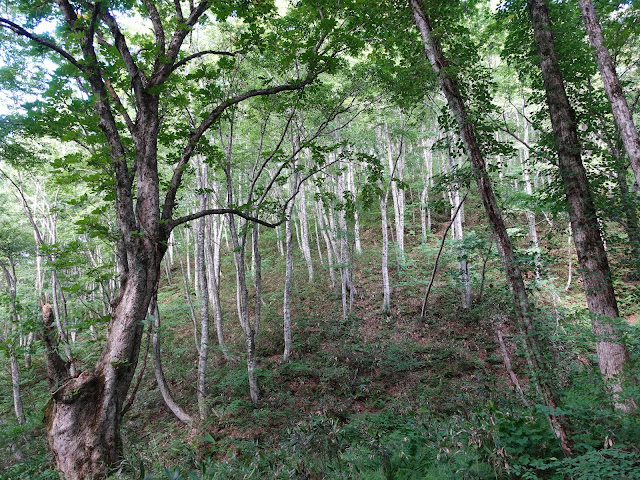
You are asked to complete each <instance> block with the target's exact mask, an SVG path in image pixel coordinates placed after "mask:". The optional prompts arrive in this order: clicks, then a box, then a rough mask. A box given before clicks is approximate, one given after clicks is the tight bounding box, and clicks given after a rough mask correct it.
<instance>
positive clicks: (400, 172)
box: [384, 124, 405, 265]
mask: <svg viewBox="0 0 640 480" xmlns="http://www.w3.org/2000/svg"><path fill="white" fill-rule="evenodd" d="M384 132H385V137H386V141H387V142H386V143H387V160H388V161H389V171H390V172H392V173H391V175H392V178H391V179H390V181H391V198H392V199H393V214H394V215H393V218H394V224H395V231H396V248H397V250H398V259H399V261H400V264H401V265H403V264H404V204H405V201H404V190H403V189H401V188H399V187H398V181H396V180H395V179H397V180H399V181H402V180H404V163H405V158H404V157H405V153H404V142H401V144H400V145H399V147H398V148H399V149H400V150H401V151H398V152H395V151H394V148H393V142H392V140H391V135H390V134H389V128H388V126H387V125H386V124H385V128H384Z"/></svg>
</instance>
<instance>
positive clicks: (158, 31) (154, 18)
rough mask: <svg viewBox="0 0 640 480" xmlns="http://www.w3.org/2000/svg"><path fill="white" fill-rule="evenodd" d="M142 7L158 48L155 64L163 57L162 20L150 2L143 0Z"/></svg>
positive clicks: (149, 0) (164, 46)
mask: <svg viewBox="0 0 640 480" xmlns="http://www.w3.org/2000/svg"><path fill="white" fill-rule="evenodd" d="M144 6H145V7H146V9H147V12H149V17H150V18H151V23H152V25H153V32H154V33H155V35H156V47H158V48H159V53H158V54H157V55H156V63H157V62H158V61H159V60H160V58H161V57H162V56H163V55H164V52H165V48H166V45H165V39H164V27H163V26H162V19H161V18H160V14H159V13H158V9H157V8H156V6H155V5H154V4H153V2H151V0H144Z"/></svg>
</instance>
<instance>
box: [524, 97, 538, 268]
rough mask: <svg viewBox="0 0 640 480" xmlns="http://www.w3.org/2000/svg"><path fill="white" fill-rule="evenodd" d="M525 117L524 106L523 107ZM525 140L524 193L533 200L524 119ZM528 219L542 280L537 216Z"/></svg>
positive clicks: (535, 258)
mask: <svg viewBox="0 0 640 480" xmlns="http://www.w3.org/2000/svg"><path fill="white" fill-rule="evenodd" d="M522 110H523V112H522V113H523V115H524V105H523V107H522ZM522 123H523V129H524V134H523V140H524V143H525V145H524V147H523V148H522V180H523V182H524V192H525V193H526V194H527V195H528V196H529V198H531V196H532V195H533V186H532V184H531V172H530V169H531V165H530V163H531V162H530V158H529V147H528V146H527V145H528V144H529V124H528V123H527V121H526V120H524V119H523V122H522ZM524 214H525V216H526V217H527V224H528V225H529V241H530V242H531V248H533V250H534V262H535V266H536V279H537V280H539V279H540V273H541V270H542V263H541V262H540V243H539V242H538V229H537V226H536V214H535V213H534V212H532V211H531V210H526V211H525V212H524Z"/></svg>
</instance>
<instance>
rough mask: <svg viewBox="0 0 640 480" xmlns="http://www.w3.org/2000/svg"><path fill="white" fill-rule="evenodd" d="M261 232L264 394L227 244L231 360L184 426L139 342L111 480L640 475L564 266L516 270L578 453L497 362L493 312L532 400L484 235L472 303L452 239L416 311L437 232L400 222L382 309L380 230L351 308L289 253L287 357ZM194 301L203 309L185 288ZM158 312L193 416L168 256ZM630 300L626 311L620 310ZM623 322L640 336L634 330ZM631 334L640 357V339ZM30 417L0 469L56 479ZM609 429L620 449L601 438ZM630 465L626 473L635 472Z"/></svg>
mask: <svg viewBox="0 0 640 480" xmlns="http://www.w3.org/2000/svg"><path fill="white" fill-rule="evenodd" d="M440 234H442V232H440ZM269 235H273V234H272V233H267V234H265V237H266V241H265V242H264V244H265V247H264V251H263V253H262V256H263V265H262V272H263V285H262V291H263V294H262V300H263V304H262V323H261V326H260V333H259V337H258V357H259V364H258V366H259V381H260V386H261V389H262V400H261V402H260V403H259V404H258V405H254V404H252V403H251V401H250V399H249V391H248V380H247V373H246V363H245V361H244V340H243V334H242V330H241V328H240V326H239V322H238V319H237V316H236V313H235V301H236V300H235V276H234V273H233V265H232V263H231V256H230V255H225V256H224V257H223V259H222V280H221V299H222V304H223V312H224V327H225V336H226V339H227V343H228V346H229V348H230V351H231V354H232V355H233V357H235V358H236V359H237V360H236V361H225V359H224V357H223V355H222V353H221V352H220V351H219V349H217V348H214V354H213V355H212V356H211V357H210V362H209V370H208V375H207V389H208V390H207V392H206V394H207V404H208V407H209V416H208V418H206V419H205V420H204V421H202V422H199V423H198V424H197V425H194V426H186V425H184V424H182V423H181V422H180V421H179V420H178V419H177V418H176V417H175V416H174V415H173V414H172V413H171V411H170V410H169V409H168V408H167V407H166V405H165V404H164V402H163V400H162V396H161V394H160V392H159V390H158V388H157V385H156V381H155V378H154V374H153V367H152V361H151V356H150V353H148V354H145V349H146V341H145V342H143V346H142V350H141V359H140V362H139V365H138V372H137V374H136V375H139V374H140V372H141V370H142V367H143V365H145V361H144V359H145V358H146V369H145V370H144V372H143V373H142V375H143V377H142V383H141V386H140V388H139V390H138V392H137V394H136V400H135V402H134V404H133V406H132V408H131V409H130V411H129V412H128V413H127V415H126V416H125V419H124V424H123V427H122V434H123V441H124V452H125V460H124V462H123V463H122V466H121V469H120V470H119V471H118V472H116V473H115V474H114V479H140V480H150V479H171V480H180V479H187V478H189V479H196V480H199V479H202V480H209V479H214V478H215V479H235V478H238V479H240V478H242V479H249V478H251V479H272V478H273V479H276V478H278V479H280V478H283V479H284V478H299V479H351V478H355V479H400V478H406V479H409V478H411V479H426V478H433V479H439V478H477V479H484V478H525V477H526V478H571V474H570V473H571V472H573V470H571V469H579V468H582V469H586V470H589V469H591V470H592V469H593V468H596V467H594V465H600V466H599V467H598V468H604V467H602V466H603V465H604V466H605V467H606V468H607V469H608V470H607V471H606V472H604V473H602V474H599V476H596V477H591V478H612V479H614V478H640V458H639V457H638V455H637V451H634V450H633V448H634V447H627V446H626V443H625V442H626V440H625V439H626V438H627V437H628V438H637V431H638V427H639V425H638V420H637V418H636V419H635V420H633V421H631V420H621V418H620V417H619V415H618V413H616V412H612V411H610V410H606V408H603V407H602V405H604V404H605V403H606V401H605V400H604V399H603V397H602V396H601V395H600V394H598V393H597V391H596V390H594V388H595V387H594V385H597V384H598V376H597V367H596V362H595V352H594V350H593V344H592V343H590V342H592V341H591V340H589V339H588V335H589V332H590V326H589V322H588V320H585V318H584V315H583V314H582V313H581V312H582V311H583V310H581V308H582V307H580V305H581V304H583V302H584V300H583V298H581V293H580V285H579V283H578V284H575V283H574V286H573V287H572V289H571V290H570V291H569V293H568V294H567V293H565V292H564V289H563V287H564V281H565V280H558V281H555V282H553V281H551V280H544V281H539V282H538V281H535V280H534V275H533V273H532V272H531V271H529V272H528V273H527V276H528V282H529V284H530V287H531V294H532V297H533V298H534V299H535V302H536V305H537V307H538V308H537V310H536V312H537V316H538V320H539V321H540V324H541V325H547V326H549V331H548V333H547V338H548V341H549V343H550V345H551V346H552V348H553V350H552V354H553V356H554V357H553V359H552V362H555V363H554V366H557V367H555V368H556V369H557V372H555V373H556V375H557V379H556V380H557V381H558V382H559V384H560V385H562V386H563V388H564V390H562V399H563V401H564V403H563V409H564V411H563V414H564V415H566V416H567V418H570V419H571V421H572V422H573V424H572V427H571V428H572V433H574V435H575V436H576V438H578V440H579V441H580V442H581V443H580V445H581V447H580V448H581V449H582V450H581V452H583V453H581V456H579V457H578V458H579V459H581V460H580V462H581V463H580V462H579V463H566V462H565V463H562V462H563V460H558V459H559V458H561V452H560V451H559V449H558V448H557V442H555V441H554V439H553V435H552V434H551V433H550V429H549V428H548V424H547V423H546V420H545V417H544V415H545V410H544V407H539V406H535V405H529V406H526V405H524V404H523V402H522V400H521V399H520V398H519V397H518V396H517V395H516V394H515V392H514V386H513V383H512V382H511V380H510V378H509V376H508V374H507V371H506V369H505V365H504V361H503V354H502V351H501V349H500V345H499V343H498V341H497V337H496V332H495V326H496V325H497V324H498V323H502V324H504V325H503V333H504V336H505V342H506V346H507V349H508V351H509V355H510V359H511V362H512V365H513V370H514V371H515V373H516V374H517V376H518V378H519V380H520V382H521V383H522V386H523V388H524V390H525V392H526V394H527V395H528V396H529V397H530V398H535V392H533V391H532V389H531V388H530V382H529V381H528V376H527V375H528V373H529V372H530V370H528V367H527V361H526V355H524V354H523V351H522V348H521V345H522V342H521V338H520V337H519V331H518V330H517V328H515V327H514V325H513V322H512V321H511V320H510V318H509V315H510V308H509V305H510V302H511V301H510V294H509V291H508V288H507V287H506V285H505V284H504V281H503V280H502V273H501V268H500V263H499V259H498V258H497V255H496V254H495V252H489V253H487V249H486V244H485V247H482V242H480V240H481V239H480V240H478V242H477V244H479V245H480V247H479V248H477V249H475V250H473V249H470V250H469V261H470V263H471V268H472V282H473V290H474V303H473V305H472V307H471V308H470V309H468V310H464V309H462V308H461V306H460V293H459V284H458V281H457V278H456V259H455V256H454V252H453V251H452V250H451V249H449V248H448V247H447V248H445V251H444V252H445V253H444V256H443V259H442V261H441V266H440V268H439V269H438V273H437V277H436V282H435V288H434V290H433V292H432V293H431V296H430V298H429V302H428V305H427V309H426V316H425V318H420V310H421V306H422V300H423V296H424V290H425V286H426V284H427V282H428V279H429V276H430V275H431V269H432V266H433V259H434V258H435V255H436V251H437V246H438V243H439V238H438V237H437V236H436V237H435V238H433V237H432V238H431V240H430V242H428V243H422V242H421V239H420V238H419V236H418V235H413V234H412V233H409V234H408V235H407V247H406V255H405V258H404V261H400V259H399V258H398V257H397V256H396V255H395V254H394V253H392V254H391V255H390V264H391V265H390V266H391V274H392V287H393V293H392V308H391V311H390V312H389V313H388V314H387V313H385V312H383V311H382V308H381V306H382V285H381V275H380V245H379V242H378V241H377V237H378V235H377V232H376V231H374V230H367V229H366V228H365V229H363V232H362V236H363V246H364V251H363V253H361V254H358V255H354V259H353V264H352V268H353V279H354V285H355V287H356V288H357V295H356V296H355V302H354V305H353V309H352V312H351V314H350V315H348V316H347V317H346V318H343V315H342V309H341V302H340V293H339V292H338V291H336V290H335V289H333V288H332V287H331V284H330V279H329V273H328V272H329V270H328V267H327V265H326V264H325V265H321V264H320V263H319V261H318V259H317V257H316V258H314V260H315V263H314V280H313V281H312V282H309V281H308V273H307V268H306V265H305V264H304V261H303V260H302V258H301V257H300V256H299V255H298V253H296V258H295V265H296V267H295V273H294V284H293V291H292V299H291V308H292V327H293V328H292V329H293V354H292V357H291V360H290V361H289V362H288V363H284V362H283V360H282V352H283V348H284V341H283V332H282V291H283V288H284V287H283V283H284V282H283V278H284V261H283V259H282V258H281V257H280V255H279V253H278V250H277V249H276V246H275V237H274V236H273V238H269ZM477 238H480V237H477ZM483 248H484V249H483ZM483 264H484V266H485V268H484V269H482V265H483ZM530 264H531V262H530ZM337 278H339V276H337ZM555 284H557V285H555ZM481 285H482V286H481ZM191 289H192V291H193V284H191ZM480 292H482V295H480ZM251 300H252V301H253V300H254V299H253V298H252V299H251ZM192 301H193V302H194V303H196V305H195V307H196V311H197V310H198V305H197V298H196V296H195V295H193V296H192ZM630 305H632V303H631V302H630ZM159 309H160V316H161V319H162V329H161V335H162V361H163V364H164V371H165V375H166V379H167V382H168V384H169V386H170V388H171V390H172V393H173V396H174V399H175V400H176V401H177V403H178V404H179V405H181V406H182V407H183V408H184V409H185V410H187V411H188V412H189V413H190V414H191V415H194V416H196V415H197V406H196V393H197V392H196V389H195V385H196V369H197V352H196V348H195V343H194V331H193V323H192V320H191V318H190V312H189V308H188V304H187V302H186V301H185V292H184V286H183V282H182V278H181V273H180V269H179V268H177V269H174V270H173V271H172V275H171V278H170V279H169V278H165V279H164V281H163V283H162V285H161V289H160V292H159ZM628 312H631V310H628ZM634 313H635V312H633V313H629V319H630V320H631V321H630V323H633V320H634V319H635V317H634V316H633V315H634ZM630 328H634V329H635V330H633V331H634V332H636V334H635V335H636V338H637V337H638V336H637V328H638V327H637V326H636V327H630ZM630 333H633V332H630ZM630 338H632V337H630ZM98 341H99V340H98ZM92 345H94V344H91V345H89V346H88V347H87V348H85V349H84V350H82V355H84V357H82V358H79V360H81V361H83V362H84V363H85V364H87V365H90V364H91V363H92V362H93V361H95V358H94V357H95V355H96V352H97V351H99V350H98V349H96V348H95V346H93V347H92ZM631 347H632V350H633V351H632V354H633V355H634V356H635V357H636V358H637V351H638V350H640V347H639V345H638V342H637V341H636V342H635V343H632V344H631ZM42 368H43V367H42V366H41V365H36V367H35V370H34V373H33V375H32V376H31V380H28V382H30V383H29V384H28V389H29V393H26V397H28V398H27V401H30V402H31V403H32V404H34V405H40V404H42V406H44V403H46V396H45V395H42V396H38V395H37V394H35V393H33V392H35V391H40V390H42V391H44V392H46V387H45V386H43V385H40V383H42V382H43V381H44V380H43V379H44V378H45V375H44V371H43V370H42ZM39 379H40V380H39ZM576 379H578V380H576ZM25 384H26V383H25ZM41 387H42V388H41ZM569 387H571V388H569ZM599 395H600V396H599ZM29 399H30V400H29ZM34 418H35V417H34ZM594 421H595V422H596V423H595V424H594ZM596 424H597V425H598V427H597V428H596V427H595V426H594V425H596ZM25 428H26V430H24V431H26V432H27V434H28V435H29V436H30V439H29V441H30V442H31V447H30V448H31V450H30V451H33V452H35V453H34V460H33V461H32V464H31V466H30V467H29V468H24V469H22V470H7V472H10V471H16V472H17V471H19V472H21V473H20V474H19V475H18V474H12V473H7V474H6V475H9V476H6V475H3V474H1V473H0V479H3V480H4V479H11V480H13V479H14V478H21V479H22V478H25V479H29V478H34V479H44V478H52V479H53V478H56V474H55V472H54V471H53V470H51V469H49V470H47V464H48V462H50V461H51V459H50V458H49V454H48V453H47V450H46V445H45V441H44V430H43V428H42V425H41V424H38V421H37V419H35V420H33V421H32V423H31V424H30V426H29V427H25ZM28 428H30V429H31V430H28ZM614 431H615V432H616V433H615V435H614V434H613V433H612V432H614ZM23 435H25V434H23ZM603 442H604V443H603ZM607 442H613V443H614V444H615V445H616V447H617V446H618V445H620V448H619V449H616V448H609V449H608V450H606V451H605V453H602V452H603V451H602V446H603V445H605V446H607V445H609V444H607ZM609 446H611V445H609ZM593 452H596V453H595V454H594V453H593ZM612 452H613V453H612ZM596 454H597V455H596ZM594 455H595V456H594ZM607 455H608V456H607ZM36 457H37V458H39V459H40V460H38V461H39V462H40V463H37V461H36V460H35V458H36ZM573 461H574V460H573V459H571V462H573ZM577 461H578V460H576V462H577ZM554 462H555V463H554ZM629 465H630V466H629ZM627 467H628V468H627ZM621 469H622V470H621ZM625 469H626V470H625ZM576 471H579V470H576ZM629 471H637V472H638V475H637V476H633V475H631V476H629V475H628V472H629ZM24 472H34V473H24ZM549 472H552V475H551V476H550V475H547V474H548V473H549ZM563 472H565V473H563ZM566 472H570V473H566ZM525 474H526V475H529V476H526V475H525ZM12 475H13V476H12ZM15 475H18V476H15ZM523 475H525V476H523ZM554 475H555V476H554ZM558 475H559V476H558ZM624 475H626V476H624ZM575 478H581V477H580V476H578V477H575Z"/></svg>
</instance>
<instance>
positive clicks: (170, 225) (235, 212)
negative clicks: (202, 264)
mask: <svg viewBox="0 0 640 480" xmlns="http://www.w3.org/2000/svg"><path fill="white" fill-rule="evenodd" d="M229 213H230V214H232V215H237V216H238V217H241V218H244V219H245V220H248V221H250V222H253V223H258V224H260V225H264V226H265V227H268V228H275V227H277V226H278V225H280V224H282V222H284V220H285V219H284V218H281V219H280V220H278V221H277V222H267V221H266V220H262V219H260V218H257V217H254V216H252V215H249V214H247V213H244V212H243V211H242V210H238V209H237V208H209V209H207V210H201V211H199V212H196V213H192V214H190V215H185V216H184V217H180V218H176V219H175V220H171V221H170V222H168V224H167V227H168V230H167V231H169V232H170V231H171V230H173V229H174V228H176V227H177V226H178V225H182V224H183V223H187V222H190V221H192V220H197V219H198V218H202V217H206V216H208V215H224V214H229Z"/></svg>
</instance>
